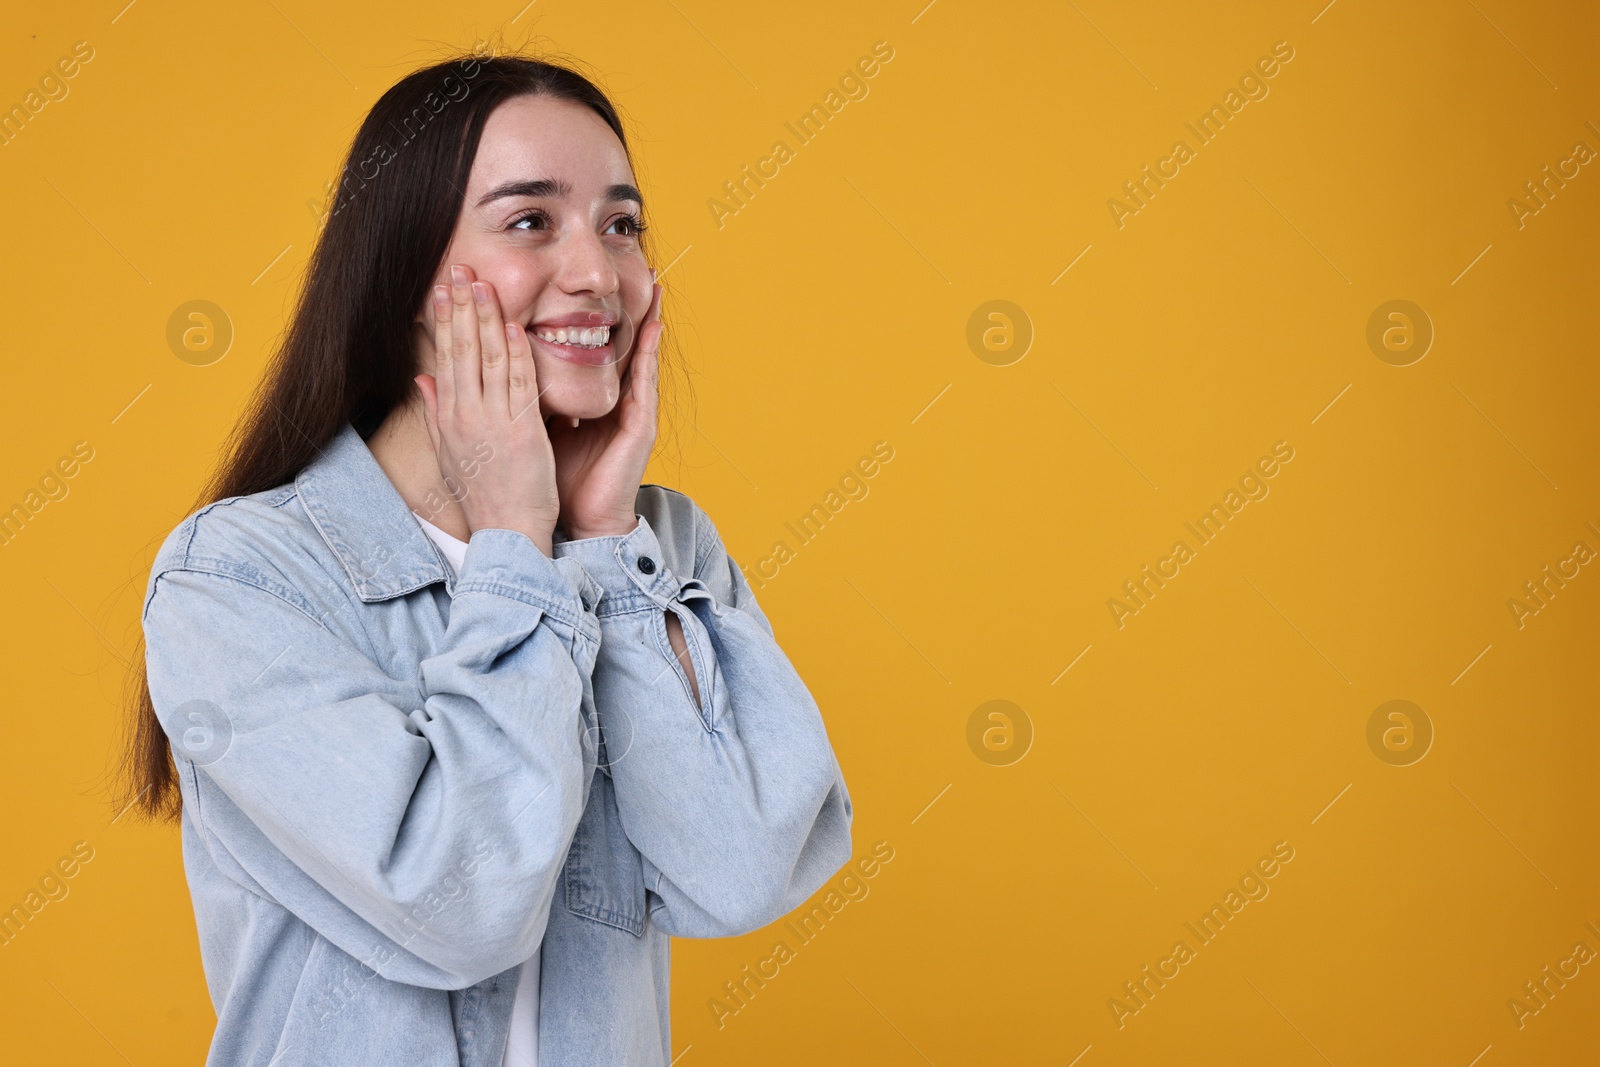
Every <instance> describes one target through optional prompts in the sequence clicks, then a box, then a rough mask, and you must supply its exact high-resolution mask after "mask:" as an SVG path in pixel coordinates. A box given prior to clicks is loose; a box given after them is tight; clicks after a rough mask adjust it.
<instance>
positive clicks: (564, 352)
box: [528, 325, 616, 367]
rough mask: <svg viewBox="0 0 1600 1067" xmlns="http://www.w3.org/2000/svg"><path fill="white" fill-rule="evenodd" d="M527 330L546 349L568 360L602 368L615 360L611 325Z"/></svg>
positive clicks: (533, 327)
mask: <svg viewBox="0 0 1600 1067" xmlns="http://www.w3.org/2000/svg"><path fill="white" fill-rule="evenodd" d="M528 333H529V334H530V336H532V337H533V338H534V339H535V340H537V341H538V342H539V343H540V344H542V345H543V346H544V347H545V348H546V350H548V351H549V352H551V353H553V354H554V355H556V356H559V357H560V358H561V359H564V360H567V361H568V362H571V363H582V364H585V365H587V366H591V367H603V366H605V365H606V364H608V363H613V362H615V361H616V351H615V349H614V348H613V346H612V344H611V327H610V326H538V325H535V326H532V327H529V329H528Z"/></svg>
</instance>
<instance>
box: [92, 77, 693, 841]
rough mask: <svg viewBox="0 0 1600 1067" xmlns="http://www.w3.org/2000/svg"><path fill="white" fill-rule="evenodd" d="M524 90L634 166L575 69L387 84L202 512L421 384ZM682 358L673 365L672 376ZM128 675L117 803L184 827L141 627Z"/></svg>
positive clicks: (609, 117)
mask: <svg viewBox="0 0 1600 1067" xmlns="http://www.w3.org/2000/svg"><path fill="white" fill-rule="evenodd" d="M523 95H535V96H539V95H542V96H551V97H555V98H557V99H561V100H570V101H572V102H574V103H577V104H581V105H583V106H585V107H588V108H590V109H592V110H593V111H594V112H595V113H596V114H598V115H599V116H600V117H601V118H602V119H604V120H605V122H606V125H607V126H609V127H611V130H612V132H614V133H615V134H616V135H617V140H619V141H621V142H622V149H623V152H624V153H626V154H627V156H628V159H629V162H630V164H631V163H632V158H633V157H632V153H631V152H629V150H628V140H627V136H626V135H625V134H624V132H623V128H622V120H621V118H620V117H619V116H618V112H617V109H616V108H615V107H614V106H613V105H612V103H611V101H610V100H609V99H608V98H607V97H606V95H605V93H603V92H602V91H601V90H600V89H599V88H598V87H597V86H596V85H595V84H594V82H592V81H590V80H589V79H588V78H587V77H585V76H584V75H582V74H580V73H578V72H577V70H575V69H573V68H572V66H568V65H563V64H562V63H557V62H551V61H546V60H543V59H533V58H529V57H525V56H520V55H502V56H496V55H493V54H492V53H491V54H488V55H487V56H486V55H485V52H484V51H483V50H482V49H481V48H480V49H478V50H475V51H473V52H470V53H462V54H458V55H453V56H450V57H448V58H446V59H444V60H442V61H440V62H438V63H435V64H433V65H431V66H427V67H424V68H422V69H420V70H417V71H415V72H413V73H412V74H409V75H407V76H406V77H405V78H404V79H402V80H401V81H400V82H399V83H397V84H396V85H395V86H393V87H392V88H391V89H389V91H388V92H386V93H384V94H383V96H382V98H380V99H379V100H378V102H377V103H376V104H375V105H373V108H372V110H371V111H370V112H369V113H368V114H367V117H366V119H365V121H363V122H362V124H361V128H360V130H359V131H358V132H357V133H356V136H355V139H354V140H353V141H352V143H351V145H350V150H349V152H348V153H347V154H346V156H345V159H344V163H343V165H342V166H341V168H340V174H339V181H338V183H337V185H336V186H335V188H334V190H333V193H332V201H331V211H330V212H329V214H328V215H327V218H326V223H325V226H324V228H323V231H322V233H321V235H320V236H319V238H318V240H317V244H316V248H315V249H314V250H313V252H312V254H311V261H310V264H309V267H308V269H307V273H306V279H305V287H304V289H303V291H302V292H301V295H300V300H299V303H298V306H297V308H296V310H295V313H294V316H293V318H292V320H291V321H290V323H289V325H288V328H287V329H286V330H285V332H284V335H283V339H282V341H281V343H280V344H279V346H278V348H277V349H276V351H275V352H274V353H273V354H272V357H271V359H270V360H269V363H268V367H267V371H266V374H265V376H264V377H263V379H262V381H261V382H260V383H259V385H258V386H257V388H256V390H255V393H254V395H253V397H252V399H251V401H250V403H249V404H248V405H247V407H246V409H245V411H244V413H243V414H242V415H241V417H240V419H239V422H238V423H237V424H236V425H235V426H234V428H233V430H232V432H231V433H230V434H229V436H228V440H227V442H226V443H225V445H224V446H223V459H222V461H221V463H220V464H219V466H218V468H217V470H216V472H215V473H214V474H213V475H212V477H211V479H210V481H209V482H208V484H207V485H206V486H205V488H204V489H203V490H202V492H201V495H200V498H199V500H198V501H197V502H196V504H195V508H194V510H198V509H199V508H201V507H204V506H205V505H207V504H210V503H213V502H215V501H218V500H223V499H226V498H228V497H233V496H248V495H250V494H253V493H260V492H264V491H266V490H269V489H274V488H276V487H278V486H281V485H283V484H285V483H287V482H291V481H293V480H294V479H295V477H296V476H297V475H298V474H299V473H300V472H301V471H302V470H303V469H304V468H305V467H306V466H307V465H308V464H310V462H311V461H312V460H314V459H315V458H316V457H317V456H318V455H319V454H320V453H321V452H322V450H323V449H324V448H325V447H326V446H327V444H328V442H329V441H331V440H332V439H333V437H334V436H335V435H336V434H337V433H338V431H339V430H340V428H341V427H342V426H343V424H344V423H345V422H347V421H348V422H350V423H351V424H352V425H353V426H354V427H355V429H356V430H357V431H358V432H359V433H360V434H361V436H362V437H363V438H366V437H368V436H370V435H371V434H372V432H373V431H374V430H376V429H377V428H378V426H379V424H381V423H382V422H383V420H384V418H385V417H386V416H387V415H388V414H389V413H390V412H391V411H392V410H393V409H394V408H395V407H396V406H397V405H399V404H401V403H402V402H404V401H406V400H407V398H408V395H409V394H410V393H411V392H413V391H414V390H415V385H414V383H413V381H412V378H413V375H414V374H415V373H416V368H415V366H414V349H413V336H412V329H413V327H412V322H413V321H414V319H415V316H416V309H417V308H419V307H421V306H422V302H423V299H424V297H425V296H426V294H427V291H428V287H429V285H430V284H431V282H432V280H433V277H434V274H435V272H436V270H437V269H438V266H439V263H440V261H441V260H442V259H443V258H444V254H445V251H446V250H447V249H448V248H449V245H450V238H451V235H452V234H453V233H454V231H455V225H456V219H457V216H458V215H459V213H460V211H461V204H462V199H463V197H464V196H465V193H466V186H467V178H468V176H469V175H470V174H471V172H472V163H473V160H474V158H475V157H476V156H477V152H478V142H479V138H480V137H481V135H482V132H483V126H484V123H485V122H486V121H487V120H488V117H489V114H490V112H492V111H493V110H494V109H495V108H496V107H497V106H498V105H500V104H501V103H503V102H505V101H506V100H508V99H510V98H512V97H516V96H523ZM635 173H637V171H635ZM649 255H650V253H649V250H648V248H647V249H646V256H647V257H648V256H649ZM667 336H670V335H667ZM662 347H663V349H668V348H670V347H671V345H670V342H668V341H667V340H663V345H662ZM665 354H666V353H665V352H664V353H663V357H665ZM676 362H677V361H676V360H668V359H667V358H663V359H662V361H661V364H662V367H663V370H665V369H667V368H668V367H673V366H676ZM666 381H667V377H666V375H665V374H663V375H662V382H663V396H662V400H663V401H664V403H663V408H664V409H669V410H670V409H672V408H674V407H675V405H673V404H671V403H670V402H669V401H670V395H669V391H668V390H667V389H666V388H665V383H666ZM128 682H129V684H128V693H127V698H126V703H127V705H128V720H127V723H126V726H125V735H124V738H123V741H122V748H121V755H120V764H119V767H118V775H117V778H118V780H117V782H116V785H115V794H116V795H115V797H114V804H115V806H116V807H117V808H118V809H120V810H123V811H126V810H129V809H130V808H131V809H133V810H136V811H137V812H138V813H139V814H140V815H142V816H144V817H146V818H149V819H153V820H157V821H171V820H175V819H177V818H178V816H179V814H180V812H181V810H182V804H183V801H182V796H181V794H180V793H179V791H178V779H177V765H176V764H175V762H174V761H173V758H172V752H171V747H170V745H169V743H168V740H167V736H166V734H165V732H164V731H163V730H162V728H161V722H160V720H159V719H158V718H157V717H156V711H155V705H154V703H153V702H152V701H151V699H150V685H149V679H148V677H147V675H146V672H145V663H144V638H143V634H142V633H141V635H140V639H139V645H138V649H137V651H136V653H135V655H134V662H133V665H132V669H131V671H130V674H129V678H128Z"/></svg>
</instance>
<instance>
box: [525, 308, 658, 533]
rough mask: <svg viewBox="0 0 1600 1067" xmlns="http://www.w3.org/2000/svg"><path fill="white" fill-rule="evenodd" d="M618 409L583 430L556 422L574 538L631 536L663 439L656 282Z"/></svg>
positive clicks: (554, 442)
mask: <svg viewBox="0 0 1600 1067" xmlns="http://www.w3.org/2000/svg"><path fill="white" fill-rule="evenodd" d="M651 289H652V292H651V294H650V309H649V310H648V311H647V312H646V313H645V317H644V321H643V322H642V323H641V324H640V327H639V332H638V334H637V335H636V340H635V341H634V347H633V357H632V359H631V361H630V363H629V365H628V371H627V373H626V374H625V375H624V376H623V379H622V383H621V384H622V396H621V398H620V399H619V400H618V401H617V405H616V406H615V407H614V408H612V409H611V410H610V411H609V412H607V413H606V414H605V415H602V416H601V417H600V418H598V419H584V420H583V421H582V422H581V423H580V424H579V425H578V427H577V428H576V429H574V428H573V427H572V426H570V425H568V424H567V423H566V420H565V419H562V418H556V419H552V420H551V423H550V426H549V435H550V447H551V449H552V450H553V451H554V452H555V462H556V493H557V495H558V496H559V497H560V499H561V528H562V529H563V530H564V531H565V532H566V535H567V536H568V537H569V538H571V539H573V540H580V539H582V538H585V537H605V536H609V535H613V534H628V533H632V532H633V530H634V528H635V527H636V526H637V525H638V519H637V517H636V514H635V512H634V505H635V504H636V503H637V500H638V495H639V485H640V483H641V482H642V481H643V480H644V472H645V467H646V466H648V465H649V462H650V451H651V449H653V448H654V447H655V442H656V420H657V406H658V393H657V377H656V369H657V363H656V350H657V349H658V347H659V346H660V344H661V333H662V330H663V329H664V327H663V326H662V323H661V286H660V284H653V285H652V286H651Z"/></svg>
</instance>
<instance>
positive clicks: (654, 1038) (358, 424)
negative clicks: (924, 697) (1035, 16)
mask: <svg viewBox="0 0 1600 1067" xmlns="http://www.w3.org/2000/svg"><path fill="white" fill-rule="evenodd" d="M635 186H636V182H635V179H634V175H633V170H632V166H631V158H630V156H629V153H628V149H627V144H626V139H625V138H624V136H623V129H622V125H621V123H620V121H619V119H618V117H617V113H616V111H615V109H614V108H613V107H612V105H611V103H610V102H609V101H608V100H607V99H606V97H605V96H604V95H603V94H602V93H601V92H600V90H599V89H597V88H596V87H595V86H594V85H593V84H591V83H590V82H589V81H587V80H586V79H585V78H583V77H582V76H580V75H579V74H577V73H575V72H573V71H571V70H569V69H566V68H564V67H560V66H555V65H550V64H546V63H542V62H536V61H533V60H529V59H523V58H516V57H499V58H490V59H483V58H479V57H477V56H468V57H463V58H459V59H455V60H451V61H449V62H446V63H441V64H438V65H436V66H432V67H429V68H427V69H424V70H421V71H418V72H416V73H414V74H411V75H410V76H408V77H407V78H405V79H404V80H403V81H401V82H400V83H399V84H398V85H396V86H395V87H394V88H392V89H391V90H389V92H387V93H386V94H384V96H383V98H382V99H381V100H379V101H378V103H377V105H376V106H375V107H374V108H373V110H372V112H371V113H370V114H369V115H368V116H367V118H366V120H365V122H364V123H363V125H362V127H361V129H360V131H359V133H358V134H357V135H356V138H355V141H354V143H353V145H352V147H351V150H350V153H349V156H348V157H347V159H346V162H345V164H344V169H343V174H342V180H341V182H340V185H339V188H338V190H337V198H336V201H335V205H334V210H333V211H332V214H331V215H330V216H329V218H328V222H327V226H326V229H325V231H324V233H323V235H322V237H321V240H320V242H319V244H318V246H317V248H316V251H315V253H314V255H313V257H312V261H311V266H310V271H309V275H308V278H307V282H306V287H305V291H304V294H303V296H302V299H301V302H300V305H299V308H298V310H297V312H296V314H295V316H294V320H293V323H292V325H291V327H290V329H289V331H288V333H287V336H286V340H285V343H284V345H283V347H282V350H281V351H280V352H279V353H278V357H277V359H276V360H275V362H274V364H273V366H272V369H271V370H270V372H269V375H268V377H267V379H266V381H265V382H264V383H263V386H262V390H261V393H260V395H259V399H258V401H257V403H256V404H255V405H253V407H252V409H251V410H250V411H249V412H248V413H247V416H246V418H245V419H244V420H242V422H241V424H240V427H239V429H238V430H237V431H236V436H235V441H234V445H233V448H232V450H231V453H230V457H229V459H228V461H227V462H226V463H225V464H224V465H223V468H222V470H221V471H220V473H219V474H218V476H217V479H216V481H215V483H214V484H213V486H212V487H211V489H210V491H209V492H208V493H207V495H206V496H204V497H203V498H202V503H204V502H205V501H210V503H208V504H206V505H205V506H203V507H201V508H200V509H199V510H197V511H195V512H194V513H193V514H191V515H190V516H189V517H188V518H186V519H185V520H184V521H183V523H182V524H180V525H179V526H178V527H177V528H176V529H175V530H174V531H172V533H171V534H170V535H169V536H168V537H167V539H166V541H165V543H164V544H163V546H162V548H161V551H160V553H159V555H158V556H157V558H156V561H155V564H154V567H153V569H152V573H151V577H150V581H149V585H148V587H147V592H146V598H145V605H144V613H143V623H144V632H145V643H146V648H147V653H146V667H147V671H148V674H147V688H146V686H145V684H141V688H140V690H139V691H138V699H137V701H136V703H137V711H138V717H137V725H136V730H135V733H134V735H133V744H132V747H131V750H130V753H129V765H130V767H131V768H132V772H133V773H132V774H131V776H130V780H131V786H130V790H129V793H130V796H132V795H136V796H137V798H138V803H139V805H140V807H141V808H142V809H143V810H144V811H145V813H147V814H149V815H152V816H162V815H165V816H168V817H171V816H172V815H174V814H175V813H178V812H181V823H182V838H183V855H184V864H185V870H186V873H187V876H188V881H189V886H190V890H191V893H192V896H193V900H194V906H195V917H196V922H197V925H198V928H199V934H200V945H201V950H202V956H203V962H204V966H205V973H206V979H207V982H208V984H209V987H210V991H211V996H212V1000H213V1003H214V1005H215V1007H216V1011H217V1029H216V1033H215V1036H214V1038H213V1043H212V1047H211V1054H210V1058H209V1060H208V1062H209V1063H211V1064H228V1065H239V1064H260V1065H266V1064H269V1063H270V1064H275V1065H279V1067H290V1065H296V1064H313V1063H315V1064H341V1065H342V1064H402V1063H403V1064H419V1065H436V1064H438V1065H442V1064H460V1065H463V1067H498V1065H502V1064H503V1065H505V1067H521V1065H523V1064H529V1063H534V1062H538V1063H539V1064H541V1065H542V1067H559V1065H565V1064H607V1065H615V1064H624V1063H626V1064H659V1065H663V1067H664V1065H666V1064H668V1063H669V1062H670V1061H671V1059H672V1052H671V1043H670V1038H669V1032H668V1022H669V1019H668V1007H669V1000H668V992H669V985H668V949H669V942H668V937H669V935H671V936H679V937H725V936H731V935H736V934H742V933H745V932H748V931H751V930H754V929H757V928H758V927H761V926H763V925H766V924H767V923H770V922H772V921H774V920H776V919H777V918H779V917H780V916H782V915H783V914H785V913H786V912H788V911H789V910H791V909H793V908H794V907H796V906H797V905H799V904H800V903H801V902H802V901H804V900H805V899H806V898H807V897H808V896H809V895H810V894H811V893H812V892H813V891H815V890H816V889H817V888H819V887H820V886H821V885H822V883H823V882H824V881H825V880H826V879H827V878H828V877H829V876H831V875H832V874H833V873H834V872H835V871H836V870H837V869H838V868H839V867H840V866H841V865H842V864H843V863H844V862H845V861H846V860H847V859H848V858H849V853H850V823H851V805H850V797H849V794H848V792H847V790H846V788H845V784H844V780H843V777H842V775H841V773H840V769H839V765H838V762H837V761H836V759H835V757H834V754H833V751H832V749H831V747H830V745H829V742H828V737H827V733H826V731H825V730H824V727H823V723H822V718H821V715H820V714H819V712H818V709H817V706H816V704H815V702H814V701H813V700H812V698H811V696H810V694H809V692H808V691H807V689H806V687H805V685H804V683H802V681H801V680H800V678H799V677H798V676H797V675H796V673H795V671H794V668H793V667H792V666H791V665H790V663H789V661H788V659H787V658H786V657H785V655H784V653H783V652H782V650H781V649H780V648H779V647H778V645H777V644H776V643H775V641H774V640H773V634H772V629H771V626H770V624H769V623H768V622H767V620H766V618H765V616H764V615H763V614H762V612H761V609H760V608H759V607H757V605H756V602H755V599H754V597H753V596H752V595H751V591H750V587H749V586H748V584H747V583H746V582H745V580H744V577H743V575H742V574H741V573H740V571H739V568H738V567H737V566H736V565H735V563H734V562H733V560H731V559H730V558H729V556H728V553H727V552H726V550H725V549H724V548H723V545H722V542H721V539H720V538H719V536H718V534H717V530H716V527H715V526H714V524H713V523H712V522H711V520H710V519H709V518H708V517H707V516H706V514H705V513H704V512H703V511H701V510H700V508H699V507H698V506H697V505H696V504H695V503H694V502H693V501H692V500H690V499H689V498H688V497H687V496H685V495H683V494H682V493H679V492H676V491H674V490H671V489H667V488H664V487H662V486H659V485H641V484H640V479H641V478H642V477H643V475H644V471H645V465H646V462H647V460H648V458H649V455H650V451H651V448H652V446H653V444H654V442H655V437H656V407H657V394H656V388H657V387H656V381H657V376H656V366H657V363H656V353H657V348H658V346H659V342H660V339H661V334H662V329H663V327H662V325H661V323H660V321H659V311H660V286H658V285H654V284H653V279H654V271H652V270H651V269H650V267H649V265H648V263H647V260H646V257H645V253H644V250H643V246H642V244H641V234H642V231H643V225H642V223H641V218H640V216H641V214H642V208H643V204H642V202H641V198H640V194H639V192H638V190H637V188H636V187H635ZM140 681H141V683H144V679H141V680H140ZM169 751H170V753H171V755H170V756H169Z"/></svg>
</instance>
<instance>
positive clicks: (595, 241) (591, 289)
mask: <svg viewBox="0 0 1600 1067" xmlns="http://www.w3.org/2000/svg"><path fill="white" fill-rule="evenodd" d="M556 257H557V262H556V264H555V267H556V270H555V274H554V277H553V280H554V281H555V283H556V284H557V285H559V286H560V287H561V288H562V289H564V290H566V291H567V292H569V293H583V292H587V293H593V294H595V295H597V296H607V295H609V294H611V293H612V292H614V291H616V288H617V270H616V267H615V266H614V265H613V264H612V262H611V255H610V253H609V252H607V251H606V246H605V244H604V242H603V241H602V240H601V238H600V235H599V234H596V233H592V232H590V231H589V230H587V229H584V230H577V231H574V232H573V233H572V234H571V236H569V237H568V238H567V239H566V240H564V241H562V242H561V244H560V246H558V248H557V250H556Z"/></svg>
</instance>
